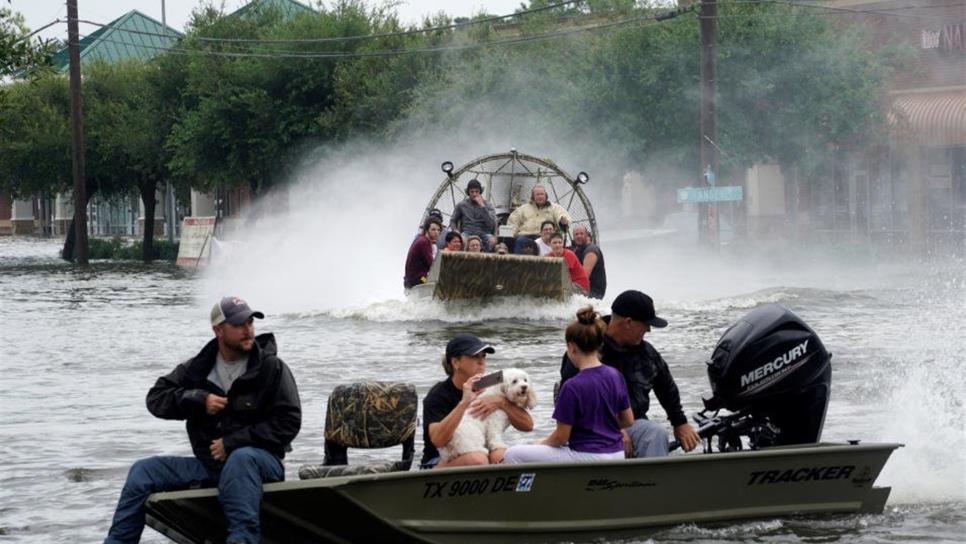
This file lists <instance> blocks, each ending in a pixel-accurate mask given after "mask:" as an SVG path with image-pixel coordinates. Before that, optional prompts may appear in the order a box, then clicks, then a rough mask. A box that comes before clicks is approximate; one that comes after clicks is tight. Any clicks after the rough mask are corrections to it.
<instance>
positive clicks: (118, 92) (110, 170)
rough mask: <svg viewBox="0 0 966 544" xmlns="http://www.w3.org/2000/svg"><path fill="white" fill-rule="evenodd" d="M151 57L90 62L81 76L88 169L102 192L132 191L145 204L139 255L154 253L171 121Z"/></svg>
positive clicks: (157, 68)
mask: <svg viewBox="0 0 966 544" xmlns="http://www.w3.org/2000/svg"><path fill="white" fill-rule="evenodd" d="M161 77H162V76H161V68H160V66H159V65H158V63H155V62H147V63H145V62H141V61H135V60H132V61H124V62H119V63H113V64H104V63H95V64H93V65H92V66H91V67H90V68H89V70H88V72H87V76H86V79H85V88H84V90H85V94H86V100H85V104H86V106H85V114H86V116H87V118H88V122H87V124H86V126H85V133H86V139H87V172H88V177H90V178H92V179H93V180H95V184H96V186H97V187H98V188H99V191H100V192H101V194H104V195H106V196H107V195H122V194H130V193H131V192H136V193H137V194H138V195H139V196H140V198H141V202H142V203H143V205H144V228H143V229H142V233H143V241H142V244H141V248H142V258H143V260H144V261H145V262H148V261H151V260H153V258H154V220H155V216H156V209H157V199H156V195H157V191H158V187H159V183H160V182H162V181H164V180H165V179H166V177H167V174H168V172H167V168H166V161H167V158H168V157H167V156H166V154H165V153H164V143H165V140H166V138H167V136H168V134H169V132H170V128H171V125H172V121H171V119H170V116H169V115H168V114H169V112H170V111H171V109H172V107H171V105H170V104H169V103H167V102H166V101H165V94H164V89H165V88H164V85H163V84H162V82H161V81H159V80H160V79H161Z"/></svg>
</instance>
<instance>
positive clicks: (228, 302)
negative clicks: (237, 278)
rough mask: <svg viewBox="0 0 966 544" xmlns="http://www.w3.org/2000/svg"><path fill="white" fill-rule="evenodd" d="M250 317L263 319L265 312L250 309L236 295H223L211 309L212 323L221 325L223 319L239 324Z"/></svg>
mask: <svg viewBox="0 0 966 544" xmlns="http://www.w3.org/2000/svg"><path fill="white" fill-rule="evenodd" d="M252 317H257V318H258V319H265V314H263V313H262V312H256V311H254V310H252V309H251V308H249V307H248V303H247V302H245V301H244V300H242V299H240V298H238V297H225V298H223V299H221V300H220V301H218V302H216V303H215V306H214V307H213V308H212V309H211V324H212V325H221V324H222V323H224V322H225V321H227V322H229V323H231V324H232V325H241V324H242V323H245V322H246V321H248V320H249V319H250V318H252Z"/></svg>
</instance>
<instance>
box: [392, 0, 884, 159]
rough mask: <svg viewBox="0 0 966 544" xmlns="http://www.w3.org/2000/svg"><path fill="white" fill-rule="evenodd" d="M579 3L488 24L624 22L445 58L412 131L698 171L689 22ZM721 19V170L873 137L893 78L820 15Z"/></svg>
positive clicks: (506, 29)
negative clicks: (443, 129)
mask: <svg viewBox="0 0 966 544" xmlns="http://www.w3.org/2000/svg"><path fill="white" fill-rule="evenodd" d="M542 4H543V3H542V2H536V1H535V2H532V3H531V5H530V6H528V7H536V6H538V5H542ZM590 4H592V5H591V6H590V7H588V6H583V7H579V8H577V9H573V8H570V7H568V8H566V9H565V8H555V9H554V10H552V11H551V12H549V13H546V12H544V13H540V14H531V15H528V16H527V17H526V18H525V19H524V18H521V20H520V21H516V22H514V23H513V24H507V25H499V26H496V27H494V29H493V35H494V39H500V38H501V37H502V38H506V37H507V36H513V35H522V36H524V37H525V36H533V37H540V36H542V35H545V34H547V33H548V32H553V31H560V30H561V29H564V30H566V29H568V28H573V27H575V26H581V25H583V26H593V25H603V24H609V23H613V22H618V21H623V22H625V23H626V24H621V25H614V26H612V27H610V28H607V29H600V30H594V31H592V32H583V33H576V34H571V35H567V36H562V37H557V38H552V39H548V40H540V41H534V42H530V43H526V44H524V45H514V46H497V47H491V48H486V49H481V50H473V51H470V52H468V53H466V54H463V55H453V56H449V57H447V59H446V63H445V65H444V66H442V67H441V68H440V70H439V72H438V73H439V74H443V81H442V82H440V81H426V80H424V81H423V82H422V84H421V85H420V86H419V87H418V88H417V89H416V91H415V93H414V95H415V97H416V98H415V102H414V104H413V105H412V106H411V108H410V112H409V113H410V121H411V122H412V123H413V124H414V125H415V126H416V127H417V128H419V127H431V126H433V125H457V126H458V125H460V124H461V122H463V121H464V120H465V119H466V117H467V116H468V115H469V116H474V117H477V118H478V119H485V118H489V119H491V120H493V121H494V122H496V123H499V124H501V125H502V126H503V127H504V128H505V130H506V131H507V132H509V133H518V134H519V133H522V134H526V133H527V132H528V131H529V132H535V133H538V134H539V133H546V134H555V135H557V141H559V142H562V143H570V144H578V143H579V142H580V140H581V139H584V138H587V135H592V138H593V140H594V141H595V142H597V143H598V146H599V147H601V153H602V154H603V155H606V157H605V160H609V161H621V162H623V163H624V164H627V165H628V166H631V167H634V166H638V165H640V164H643V163H647V162H657V161H660V162H662V163H665V164H667V163H670V164H675V165H677V167H678V168H681V169H684V170H687V171H694V172H696V171H698V168H697V167H698V165H697V157H698V152H699V140H698V134H699V127H698V121H699V118H698V111H699V101H700V88H699V56H700V51H699V32H698V20H697V16H696V14H695V13H693V12H691V13H688V12H685V13H683V14H681V15H679V16H677V17H675V18H672V19H670V20H665V21H661V22H658V21H656V20H654V16H655V15H657V14H658V13H661V10H654V9H652V8H648V7H631V6H629V5H628V3H624V2H599V3H590ZM558 11H559V12H558ZM718 11H719V19H718V27H719V30H718V76H719V77H718V114H719V141H718V142H716V144H717V145H718V146H719V149H720V150H721V157H722V167H723V168H724V169H725V170H726V171H727V170H728V169H731V170H732V171H735V170H739V169H742V168H744V167H747V166H748V165H750V164H751V163H753V162H754V161H758V160H764V159H767V160H779V161H780V162H782V163H783V164H784V165H794V164H798V163H800V162H802V161H804V160H805V157H806V156H811V157H812V158H813V159H814V157H815V156H816V155H818V156H821V155H824V150H826V149H830V148H833V147H835V146H841V145H846V144H850V145H861V144H863V143H868V142H870V141H871V140H873V138H872V136H873V135H875V134H878V133H879V132H880V127H881V123H882V118H881V114H880V112H881V109H880V101H879V97H880V94H881V93H882V91H883V88H884V85H883V82H884V81H885V78H886V77H887V76H888V74H889V71H890V67H889V63H888V62H884V61H883V59H876V58H874V57H873V56H872V55H871V54H870V53H868V52H867V51H868V49H867V48H865V47H863V46H862V45H861V43H860V40H861V39H862V33H861V31H858V30H856V29H853V31H852V32H849V33H844V32H841V31H840V29H839V28H838V27H836V25H835V22H834V21H830V20H829V18H828V17H823V16H820V15H816V14H815V13H814V12H813V11H810V10H807V9H803V8H797V7H793V6H788V5H782V4H770V3H746V2H720V3H719V4H718ZM575 13H576V14H577V15H575ZM888 60H889V59H885V61H888ZM471 124H474V123H471ZM405 129H406V130H411V129H412V126H411V125H410V126H406V127H405Z"/></svg>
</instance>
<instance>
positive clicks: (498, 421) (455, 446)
mask: <svg viewBox="0 0 966 544" xmlns="http://www.w3.org/2000/svg"><path fill="white" fill-rule="evenodd" d="M485 395H503V396H505V397H506V398H507V400H509V401H510V402H512V403H513V404H516V405H517V406H519V407H520V408H523V409H525V410H529V409H531V408H533V407H534V406H536V405H537V397H536V395H535V394H534V392H533V386H531V385H530V376H528V375H527V373H526V372H524V371H522V370H520V369H517V368H508V369H505V370H504V371H503V382H502V383H500V384H499V385H495V386H492V387H489V388H487V390H486V391H484V392H483V393H482V394H481V395H480V398H482V397H483V396H485ZM509 425H510V419H509V418H508V417H507V415H506V412H504V411H503V410H495V411H494V412H493V413H492V414H490V415H488V416H486V419H479V418H476V417H473V416H471V415H469V413H466V414H464V415H463V419H462V421H460V424H459V426H458V427H457V428H456V432H454V433H453V438H452V440H450V441H449V444H446V445H445V446H443V447H442V448H440V449H439V455H440V459H441V460H446V459H450V458H453V457H458V456H460V455H463V454H464V453H471V452H480V453H485V454H488V453H489V452H490V451H493V450H498V449H500V448H505V447H507V445H506V443H504V442H503V431H504V430H506V428H507V427H508V426H509Z"/></svg>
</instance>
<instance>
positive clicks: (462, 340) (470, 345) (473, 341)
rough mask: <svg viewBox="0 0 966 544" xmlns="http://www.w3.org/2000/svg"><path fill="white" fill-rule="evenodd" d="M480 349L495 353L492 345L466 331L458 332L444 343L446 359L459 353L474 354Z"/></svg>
mask: <svg viewBox="0 0 966 544" xmlns="http://www.w3.org/2000/svg"><path fill="white" fill-rule="evenodd" d="M482 351H485V352H487V353H496V350H495V349H493V346H491V345H490V344H487V343H486V342H484V341H482V340H480V339H479V338H478V337H476V336H475V335H472V334H468V333H460V334H457V335H456V336H454V337H453V339H452V340H450V341H449V343H447V344H446V359H449V358H450V357H459V356H461V355H476V354H478V353H480V352H482Z"/></svg>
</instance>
